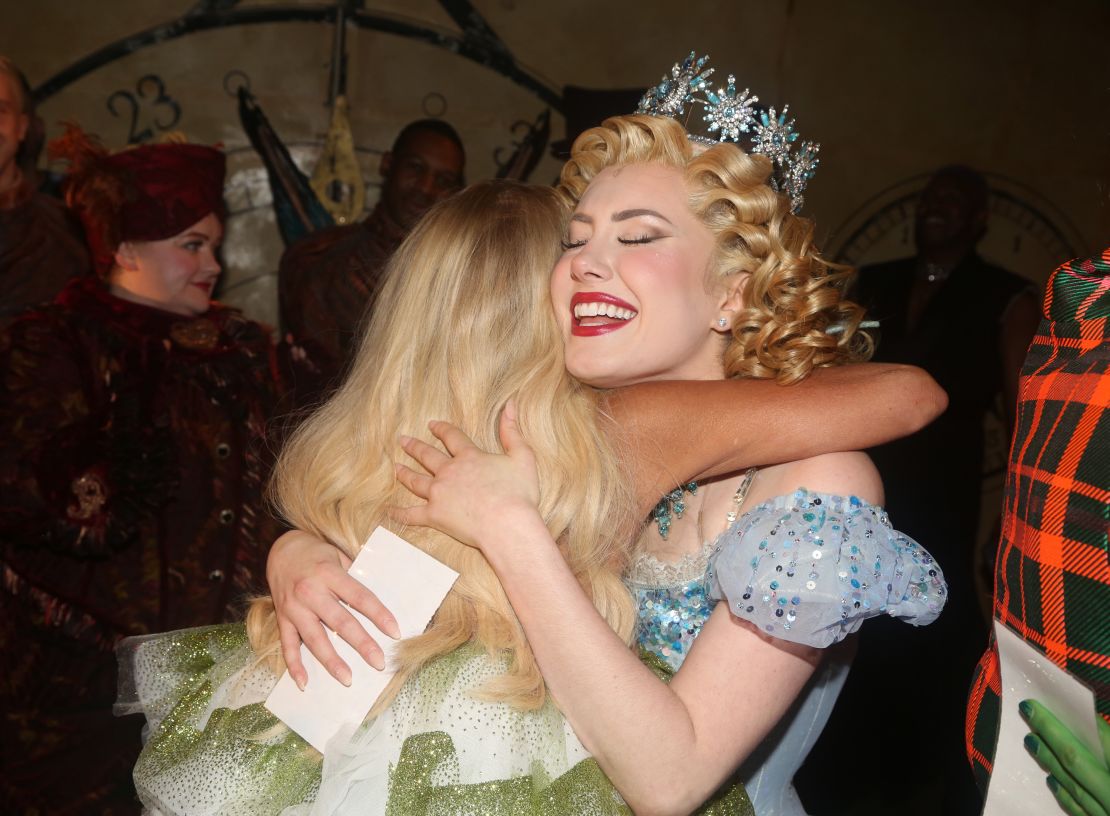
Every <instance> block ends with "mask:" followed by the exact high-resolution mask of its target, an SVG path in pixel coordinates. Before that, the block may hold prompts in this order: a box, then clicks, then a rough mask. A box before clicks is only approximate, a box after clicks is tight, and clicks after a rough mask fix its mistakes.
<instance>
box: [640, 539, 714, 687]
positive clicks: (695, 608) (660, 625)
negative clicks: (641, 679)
mask: <svg viewBox="0 0 1110 816" xmlns="http://www.w3.org/2000/svg"><path fill="white" fill-rule="evenodd" d="M714 543H715V542H713V541H707V542H705V543H703V544H702V547H701V550H699V551H698V552H694V553H688V554H687V555H684V556H683V557H682V558H681V559H679V560H678V561H675V562H669V561H660V560H659V559H658V558H656V557H655V556H654V555H652V554H651V553H647V552H645V553H641V554H640V556H639V557H638V558H636V560H635V561H634V562H633V564H632V569H631V570H630V571H629V573H628V576H627V577H626V579H625V581H626V583H627V584H628V587H629V589H630V590H631V591H632V596H633V598H635V599H636V644H637V645H638V646H639V647H640V648H641V649H644V650H646V651H648V652H651V653H652V654H654V655H657V656H658V657H660V658H662V659H663V660H664V661H665V662H666V663H667V665H668V666H670V667H671V668H672V669H673V670H675V671H678V668H679V666H681V665H682V661H683V660H684V659H685V658H686V653H687V652H689V651H690V647H691V646H692V645H693V643H694V638H696V637H697V636H698V632H700V631H701V627H702V626H704V625H705V622H706V620H708V619H709V613H710V612H712V611H713V607H714V606H716V603H717V602H716V601H713V600H710V598H709V594H708V582H707V580H706V578H707V572H708V566H709V556H710V554H711V553H712V552H713V549H714Z"/></svg>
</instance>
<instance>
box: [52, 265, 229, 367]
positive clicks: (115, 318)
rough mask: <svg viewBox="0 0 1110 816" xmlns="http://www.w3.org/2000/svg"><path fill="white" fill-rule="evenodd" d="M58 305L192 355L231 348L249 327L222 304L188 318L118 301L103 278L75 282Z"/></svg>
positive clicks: (67, 288) (60, 294) (58, 298)
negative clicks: (233, 341) (170, 345)
mask: <svg viewBox="0 0 1110 816" xmlns="http://www.w3.org/2000/svg"><path fill="white" fill-rule="evenodd" d="M55 303H58V304H59V305H61V306H64V307H66V308H68V309H72V310H74V311H79V312H83V313H85V314H87V315H90V316H92V317H94V318H95V319H97V320H100V321H103V322H105V323H111V324H113V325H116V326H119V327H122V328H124V329H126V330H128V331H129V332H131V333H134V334H139V335H143V336H145V337H149V338H163V339H168V340H169V341H171V342H172V343H173V344H174V345H175V346H178V347H180V348H183V349H188V350H191V351H215V350H218V349H220V348H222V347H225V346H227V345H228V343H229V340H230V339H231V338H232V336H233V335H235V334H236V333H237V332H238V330H239V329H241V328H242V327H244V326H247V325H249V321H247V320H246V319H244V318H243V317H242V315H241V314H240V313H239V311H238V310H236V309H229V308H227V307H226V306H221V305H220V304H218V303H213V304H212V306H211V308H210V309H209V310H208V311H207V312H205V313H204V314H203V315H198V316H196V317H187V316H185V315H179V314H175V313H174V312H167V311H165V310H164V309H158V308H156V307H154V306H147V305H145V304H142V303H135V302H133V301H130V300H124V299H123V298H120V297H116V296H115V295H113V294H112V293H111V292H110V291H109V290H108V287H107V286H106V285H105V283H104V282H103V281H102V280H100V279H99V278H96V277H92V276H88V277H82V278H76V279H74V280H73V281H71V282H70V283H69V284H68V285H67V286H66V287H65V288H64V289H62V291H61V293H59V295H58V297H57V298H56V299H55Z"/></svg>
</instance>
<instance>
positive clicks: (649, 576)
mask: <svg viewBox="0 0 1110 816" xmlns="http://www.w3.org/2000/svg"><path fill="white" fill-rule="evenodd" d="M716 543H717V542H716V540H715V539H714V540H711V541H705V542H702V545H701V549H699V550H697V551H696V552H691V553H686V554H684V555H683V556H682V557H681V558H679V559H678V560H677V561H662V560H660V559H658V558H656V557H655V556H654V555H652V554H651V553H649V552H642V553H640V555H639V556H638V557H637V558H636V560H635V561H633V562H632V568H631V569H630V570H629V571H628V578H627V580H628V583H630V584H636V585H638V586H644V587H666V586H676V585H678V584H685V583H687V582H688V581H694V580H696V579H698V578H702V577H704V576H705V571H706V569H708V567H709V556H710V554H711V553H712V552H713V549H714V547H715V545H716Z"/></svg>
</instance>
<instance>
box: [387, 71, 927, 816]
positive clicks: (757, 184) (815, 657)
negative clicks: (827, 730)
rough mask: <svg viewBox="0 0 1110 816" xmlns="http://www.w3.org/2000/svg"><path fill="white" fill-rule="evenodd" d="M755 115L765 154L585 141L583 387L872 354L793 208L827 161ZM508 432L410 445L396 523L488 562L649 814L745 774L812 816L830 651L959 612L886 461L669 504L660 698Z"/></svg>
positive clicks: (643, 642) (441, 433)
mask: <svg viewBox="0 0 1110 816" xmlns="http://www.w3.org/2000/svg"><path fill="white" fill-rule="evenodd" d="M702 67H703V62H698V63H694V62H693V60H691V61H689V62H688V63H687V64H686V65H684V66H676V69H675V72H674V73H673V74H672V81H671V83H669V87H666V88H662V89H660V91H659V92H658V93H657V94H656V96H655V97H654V98H655V100H656V101H657V102H658V103H659V104H658V105H656V106H654V107H653V106H652V105H651V104H650V102H651V100H652V97H651V95H650V93H649V97H648V101H649V104H647V105H646V107H647V108H648V109H649V110H652V112H668V111H666V110H662V111H660V110H659V108H662V107H664V106H666V105H671V104H673V102H674V99H675V98H676V96H677V97H678V98H681V89H679V90H678V91H676V89H675V85H678V84H679V83H680V82H682V81H683V80H685V81H687V82H688V83H689V85H688V87H691V86H695V85H696V83H697V81H698V77H697V72H698V71H699V70H700V69H701V68H702ZM702 76H704V75H702ZM746 96H747V94H746V92H745V94H743V95H739V96H738V95H737V94H736V93H735V88H734V86H733V83H732V78H731V77H730V78H729V87H728V89H724V88H722V89H721V91H720V92H719V93H718V94H717V95H712V94H710V102H711V104H710V105H707V108H709V111H710V115H711V117H712V114H713V113H717V114H719V115H720V118H719V119H718V120H717V122H718V123H719V125H720V126H721V127H725V126H727V125H728V124H729V122H727V121H725V122H722V121H721V120H722V119H724V114H725V113H726V108H727V112H728V113H734V112H735V111H736V110H737V109H738V108H739V107H741V106H742V105H743V104H744V101H745V98H746ZM713 102H716V103H717V105H716V106H714V105H713ZM670 112H675V113H681V111H670ZM784 114H785V111H784ZM711 121H712V118H711ZM735 121H736V120H735V119H734V120H732V123H733V124H735ZM761 121H762V126H759V125H758V124H756V125H755V126H754V130H755V135H754V136H753V139H752V141H753V147H754V149H753V151H752V153H750V154H749V153H745V152H744V151H743V150H741V149H740V148H739V147H737V146H736V145H734V144H720V145H714V146H710V147H708V148H705V149H702V148H701V147H699V146H698V145H697V144H696V143H694V142H692V141H691V140H690V139H689V138H688V136H687V133H686V132H685V130H684V128H683V127H682V126H681V125H679V124H678V123H677V122H675V121H673V120H672V119H670V118H666V117H664V116H659V115H644V116H628V117H616V118H614V119H610V120H607V121H606V122H605V123H604V124H603V125H602V126H601V127H600V128H595V129H593V130H590V131H587V132H586V133H584V134H583V135H582V136H581V137H579V139H578V140H577V142H576V143H575V146H574V149H573V151H572V155H571V159H570V161H569V162H568V164H567V166H566V167H565V168H564V170H563V173H562V177H561V182H560V191H561V192H562V193H563V194H564V196H565V197H566V198H567V199H568V200H570V201H571V202H572V203H573V204H574V205H575V211H574V214H573V216H572V217H571V220H570V226H569V228H568V232H567V237H566V239H565V243H564V247H565V251H564V253H563V256H562V257H561V259H560V260H559V262H558V263H557V264H556V266H555V269H554V272H553V275H552V283H551V291H552V300H553V303H554V308H555V313H556V319H557V321H558V322H559V325H560V329H561V331H562V334H563V340H564V347H565V353H566V363H567V367H568V370H569V371H570V372H571V373H572V374H573V375H574V376H575V377H576V378H578V379H579V380H580V381H582V382H585V383H588V384H591V385H594V386H597V387H601V388H614V387H620V386H624V385H628V384H630V383H634V382H639V381H643V380H648V379H698V380H706V379H715V378H721V377H722V376H729V377H763V378H774V379H777V380H778V381H779V382H782V383H790V382H796V381H798V380H800V379H803V378H805V377H806V376H807V375H808V374H809V373H810V372H811V371H812V370H813V369H814V368H816V367H819V366H829V365H838V364H842V363H847V362H853V361H855V360H859V359H860V358H862V357H864V356H865V355H866V354H867V353H868V351H869V342H868V341H867V339H866V338H865V337H863V336H862V335H860V334H859V333H858V332H857V327H858V324H859V322H860V318H861V310H860V309H859V307H858V306H856V305H855V304H852V303H850V302H848V301H846V300H844V299H843V297H842V290H843V285H844V279H845V277H846V276H847V272H848V270H845V269H842V268H838V267H834V266H832V265H830V264H828V263H826V262H825V261H823V260H822V259H821V257H820V255H818V254H817V252H816V250H815V249H814V247H813V246H812V233H813V226H812V224H811V223H810V222H808V221H805V220H803V219H801V218H799V217H797V216H795V215H794V214H793V213H792V211H791V210H792V205H795V206H796V205H797V203H798V199H799V198H800V193H801V189H800V187H801V185H800V184H798V183H797V182H798V181H799V180H800V179H806V178H807V177H808V175H810V174H811V172H812V169H813V162H812V161H811V160H812V158H813V155H814V154H815V150H816V148H815V147H813V146H806V145H803V147H802V150H801V151H799V152H798V153H795V154H793V155H794V157H795V161H794V162H793V163H792V162H791V154H790V153H789V151H787V150H785V149H783V150H782V151H781V152H779V153H778V154H777V155H776V152H775V151H776V149H781V148H782V147H783V145H786V146H789V143H790V141H791V128H790V124H788V123H787V122H786V118H785V116H783V117H778V116H776V114H775V112H774V110H773V109H772V110H771V111H770V112H769V114H767V115H766V116H765V117H763V118H762V119H761ZM746 124H749V126H751V125H752V123H751V122H747V123H746ZM791 124H792V123H791ZM734 138H735V137H734ZM757 151H759V152H763V153H766V154H769V155H758V154H757ZM807 154H808V156H809V158H808V159H807V158H805V156H806V155H807ZM780 170H781V171H783V172H779V173H778V175H776V176H772V175H771V174H772V171H780ZM792 174H793V175H792ZM772 181H773V182H774V184H775V187H774V188H772V186H769V183H770V182H772ZM776 190H781V191H782V192H777V191H776ZM792 199H793V200H792ZM609 307H613V308H609ZM613 309H616V312H615V313H614V311H613ZM722 369H723V371H722ZM500 430H501V443H502V445H501V446H502V447H503V448H504V450H505V451H506V453H505V454H487V453H484V452H483V451H482V450H481V446H475V445H474V444H473V443H472V442H471V441H470V440H469V439H468V438H467V437H466V435H465V434H463V433H461V432H460V431H459V430H458V429H456V428H454V427H452V426H451V425H449V424H446V423H438V424H435V425H433V432H434V433H435V435H436V436H437V437H438V439H439V440H440V441H441V442H442V443H443V446H444V448H445V449H446V451H447V452H446V453H444V452H443V451H442V450H440V449H439V448H438V447H433V446H431V445H428V444H426V443H424V442H420V441H416V440H406V441H405V444H404V448H405V450H406V452H408V453H409V454H410V455H411V456H412V457H413V458H414V459H415V460H416V461H417V462H419V463H420V465H422V466H423V470H422V471H419V472H418V471H415V470H410V469H408V468H402V469H401V471H400V476H401V479H402V481H404V483H405V484H406V485H407V486H409V487H410V489H411V490H412V491H413V492H414V493H415V494H416V495H417V496H419V497H421V498H424V499H427V504H426V505H424V506H417V507H412V508H407V509H405V510H402V511H399V512H398V513H397V515H396V517H397V518H398V520H401V521H404V522H406V523H409V524H415V525H431V526H433V527H434V528H436V529H439V530H441V531H442V532H445V533H447V534H448V535H451V536H452V537H454V538H456V539H458V540H460V541H463V542H465V543H468V544H471V545H472V546H474V547H476V548H478V549H480V550H481V552H482V554H483V555H485V557H486V558H487V559H488V561H489V562H490V564H491V565H492V566H493V569H494V571H495V572H496V573H497V575H498V577H499V579H500V580H501V582H502V584H503V586H504V587H505V590H506V593H507V594H508V597H509V599H510V601H511V602H512V604H513V607H514V609H515V611H516V613H517V615H518V617H519V620H520V622H521V624H522V626H523V627H524V631H525V633H526V635H527V636H528V641H529V644H530V646H531V647H532V649H533V652H534V654H535V656H536V660H537V662H538V663H539V666H540V670H541V671H542V672H543V675H544V679H545V681H546V682H547V684H548V688H549V689H550V691H551V694H552V695H553V697H554V698H555V699H556V700H557V701H558V702H559V705H560V707H561V708H562V710H563V712H564V714H565V715H566V716H567V718H568V720H569V722H570V724H571V725H572V727H573V728H574V729H575V732H576V733H577V734H578V736H579V737H580V738H581V739H582V742H583V744H584V745H585V746H586V747H587V748H588V749H589V750H590V751H591V753H592V754H593V755H594V757H595V758H596V759H597V761H598V763H599V765H600V766H601V768H602V770H604V771H605V773H606V774H607V775H608V776H609V778H610V779H611V780H612V782H613V783H614V785H616V787H617V789H618V790H620V792H621V793H622V794H623V795H624V797H625V799H626V801H627V802H628V803H629V805H630V806H631V807H632V808H633V810H634V811H635V812H637V813H687V812H689V811H691V810H692V809H693V808H694V807H696V806H697V804H698V803H699V802H701V801H702V799H704V797H705V796H706V794H707V793H708V792H709V791H712V790H714V789H715V788H716V787H717V786H718V785H720V784H722V783H723V782H724V781H725V780H727V779H728V778H729V777H730V775H731V774H732V773H733V772H734V771H735V769H736V768H737V767H738V766H741V765H743V769H742V771H741V774H740V778H741V779H742V780H743V781H744V783H745V785H746V787H747V790H748V793H749V795H750V796H751V798H752V801H753V804H754V806H755V810H756V813H757V814H759V816H768V815H769V814H775V815H776V816H778V815H779V814H800V813H804V810H803V808H802V805H801V803H800V802H799V800H798V798H797V795H796V794H795V792H794V790H793V786H792V779H793V776H794V773H795V772H796V771H797V769H798V767H799V766H800V765H801V763H802V761H804V759H805V756H806V754H807V753H808V751H809V748H810V747H811V746H812V744H813V742H814V741H815V740H816V738H817V736H818V735H819V734H820V731H821V729H822V728H823V726H824V724H825V722H826V720H827V718H828V716H829V713H830V711H831V708H832V704H833V703H834V701H835V699H836V696H837V694H838V693H839V690H840V688H841V686H842V684H843V681H844V679H845V677H846V673H847V668H848V662H849V660H850V658H849V657H847V656H845V655H844V654H842V653H841V648H842V647H839V648H838V647H837V646H836V644H838V643H841V642H842V641H843V640H844V638H845V637H846V636H847V635H849V634H851V633H852V632H854V631H856V630H857V629H858V628H859V626H860V625H861V623H862V622H863V620H865V619H866V618H869V617H873V616H875V615H879V614H884V613H885V614H889V615H892V616H894V617H898V618H902V619H904V620H907V621H908V622H910V623H913V624H915V625H923V624H927V623H929V622H931V621H932V620H934V619H935V618H936V617H937V615H938V614H939V612H940V610H941V608H942V606H943V604H944V601H945V597H946V589H945V585H944V582H943V578H942V576H941V574H940V571H939V568H938V567H937V565H936V564H935V563H933V561H932V559H931V557H930V556H929V555H928V553H927V552H925V551H924V550H923V549H921V548H920V547H919V546H918V545H917V544H916V543H915V542H913V541H911V540H909V539H907V538H906V537H905V536H903V535H901V534H899V533H898V532H897V531H895V530H894V529H893V528H892V527H891V525H890V522H889V520H888V519H887V517H886V515H885V514H884V513H883V511H882V510H881V506H880V505H881V502H882V485H881V482H880V480H879V478H878V474H877V473H876V472H875V470H874V467H873V466H872V465H871V463H870V461H869V460H868V459H867V458H866V457H865V456H864V455H863V454H860V453H838V454H829V455H824V456H818V457H814V458H810V459H807V460H802V461H795V462H791V463H787V464H782V465H772V466H769V467H764V468H760V469H759V470H749V471H747V472H746V473H743V474H735V475H728V476H724V477H721V478H717V479H710V480H708V481H704V482H702V483H700V484H698V485H696V486H695V485H689V486H687V487H686V488H683V487H680V488H679V489H677V490H675V491H674V492H673V493H672V494H670V495H669V496H667V497H665V498H664V501H663V502H662V504H661V506H660V507H659V508H658V509H657V511H656V513H655V521H656V524H654V525H648V526H647V528H646V529H645V530H644V532H643V534H642V535H641V536H640V538H639V541H638V542H637V547H636V549H635V555H634V558H633V562H632V565H631V568H630V570H629V573H628V582H629V585H630V587H631V588H632V590H633V593H634V595H635V596H636V598H637V602H638V619H639V620H638V625H637V642H638V645H639V646H640V648H641V649H642V650H643V651H645V652H646V653H647V657H648V661H647V662H648V663H651V662H652V661H654V662H656V663H657V665H658V666H659V667H660V668H661V669H662V670H663V672H664V673H671V672H673V679H672V680H671V682H670V683H669V685H664V684H662V683H660V682H658V680H657V678H656V677H655V676H654V674H653V673H652V671H650V670H649V668H648V667H647V666H645V665H644V664H643V663H642V662H641V661H640V660H637V659H636V657H635V656H634V655H633V654H632V653H630V652H629V650H627V649H625V648H624V647H623V644H622V643H621V642H620V641H619V640H618V638H616V637H615V636H614V634H613V632H612V630H611V629H610V628H609V627H607V626H605V625H604V622H603V621H602V620H601V619H600V618H599V616H598V615H597V613H596V611H595V610H594V609H593V608H592V607H591V606H590V605H589V604H588V603H587V602H586V598H585V596H583V594H582V593H581V592H580V591H577V590H576V585H575V580H574V576H573V574H572V573H571V572H570V570H568V569H567V568H566V566H565V564H564V562H563V560H562V558H561V557H560V554H559V547H558V544H557V543H556V541H555V540H554V539H553V538H552V537H551V536H550V535H549V534H548V533H547V531H546V529H545V528H544V526H543V524H542V520H541V519H540V517H539V516H538V514H537V513H536V511H535V509H534V502H535V495H536V487H535V480H534V477H533V475H532V474H533V472H534V465H533V460H532V455H531V451H530V449H529V446H528V444H527V443H526V441H525V440H524V439H523V438H522V437H521V436H520V434H519V430H518V427H517V424H516V422H515V420H514V418H513V417H512V416H511V415H506V416H504V417H503V418H502V424H501V429H500ZM428 474H431V475H428ZM686 490H689V492H691V493H694V495H689V496H688V495H685V494H684V491H686ZM695 490H696V492H695ZM680 501H681V502H682V503H683V504H684V508H683V509H684V510H685V516H684V518H682V519H681V520H678V519H675V518H673V516H674V515H677V513H676V512H674V510H673V507H674V505H676V504H677V503H678V502H680ZM668 505H670V507H668ZM719 601H721V602H722V603H718V602H719ZM553 609H558V610H559V612H558V614H552V610H553ZM695 638H697V640H696V645H695ZM691 647H693V648H691ZM645 712H650V713H648V714H646V715H645ZM780 720H781V722H780Z"/></svg>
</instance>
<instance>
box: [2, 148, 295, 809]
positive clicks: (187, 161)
mask: <svg viewBox="0 0 1110 816" xmlns="http://www.w3.org/2000/svg"><path fill="white" fill-rule="evenodd" d="M51 150H52V154H53V155H55V156H56V157H60V158H63V159H67V160H68V161H69V163H70V174H69V178H68V185H67V199H68V203H69V204H70V206H71V207H72V208H73V209H74V210H75V211H76V212H77V214H78V215H79V216H80V218H81V221H82V224H83V225H84V228H85V233H86V237H87V240H88V244H89V249H90V251H91V253H92V255H93V258H94V261H95V264H96V269H97V272H98V275H97V276H95V277H92V276H90V277H89V278H86V279H80V280H75V281H73V282H72V283H71V284H70V285H69V286H68V287H67V288H66V289H64V290H63V291H62V293H61V294H60V295H59V296H58V298H57V299H56V300H55V302H54V303H53V304H51V305H50V306H48V307H45V308H42V309H40V310H37V311H33V312H29V313H27V314H25V315H24V316H23V317H21V318H20V319H19V320H17V321H16V322H15V323H14V324H12V325H11V326H10V327H9V328H8V329H7V330H6V331H5V332H3V333H2V334H0V371H3V380H2V382H0V438H2V439H4V440H5V443H4V445H3V446H2V449H0V573H2V584H0V655H2V657H0V678H2V680H0V710H2V711H3V712H4V713H3V715H2V716H3V720H2V722H3V729H4V734H3V740H2V742H3V746H4V747H3V752H4V757H3V758H4V762H3V765H4V774H3V775H2V781H0V811H2V812H5V813H12V812H24V811H25V810H27V809H29V808H35V809H37V810H38V811H39V812H43V813H52V814H62V813H82V814H83V813H92V812H96V813H128V812H138V809H139V808H138V804H137V802H136V800H135V798H134V793H133V789H132V786H131V781H130V773H131V766H132V765H133V764H134V761H135V756H136V755H137V754H138V751H139V747H140V741H139V728H140V725H141V723H139V722H132V720H136V719H138V718H123V719H115V718H113V716H112V702H113V700H114V699H115V696H116V676H115V659H114V655H113V647H114V645H115V643H116V642H117V641H118V640H119V639H120V638H121V637H123V636H126V635H135V634H142V633H146V632H164V631H166V630H171V629H178V628H182V627H187V626H197V625H202V624H207V623H216V622H218V621H221V620H224V619H228V618H230V617H232V616H233V614H234V607H235V605H236V604H237V603H238V602H239V601H240V600H242V599H243V598H244V597H245V596H246V595H249V594H251V593H252V592H254V591H255V590H256V589H257V588H260V587H262V586H263V583H262V580H263V574H264V572H263V570H264V560H263V559H264V552H265V547H266V545H267V544H268V543H269V542H270V541H272V540H273V539H274V537H275V535H277V534H278V533H279V532H280V531H279V530H278V529H277V524H276V522H275V521H274V519H273V518H272V516H271V514H270V513H269V512H268V510H267V509H266V508H265V506H264V503H263V498H262V496H263V485H264V483H265V480H266V478H267V476H268V472H269V468H270V455H269V454H270V451H269V446H268V445H267V440H266V428H267V423H268V421H269V419H270V417H271V416H272V413H273V411H274V409H275V407H276V404H277V399H278V395H279V388H278V384H277V382H276V375H275V370H276V367H275V364H274V349H273V346H272V343H271V340H270V336H269V332H268V331H267V330H266V329H265V328H264V327H262V326H260V325H258V324H257V323H254V322H252V321H250V320H247V319H246V318H244V317H243V316H242V315H241V314H240V313H239V312H237V311H235V310H234V309H229V308H226V307H223V306H220V305H219V304H216V303H213V302H212V301H211V294H212V289H213V287H214V286H215V284H216V280H217V278H218V277H219V274H220V263H219V259H218V250H219V246H220V240H221V237H222V234H223V223H222V220H223V202H222V191H223V180H224V156H223V154H222V153H221V152H220V151H218V150H215V149H213V148H211V147H203V146H200V145H193V144H157V145H144V146H141V147H137V148H134V149H131V150H127V151H124V152H121V153H117V154H109V153H108V152H107V151H105V150H104V149H103V148H102V147H101V146H100V145H99V144H98V143H97V142H95V141H94V140H93V139H91V138H90V137H88V136H87V135H86V134H84V133H83V132H81V131H80V130H79V129H77V128H76V127H72V126H71V127H69V128H68V129H67V132H66V134H65V135H64V136H63V137H62V138H61V139H59V140H58V141H56V142H55V143H54V144H52V145H51Z"/></svg>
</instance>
